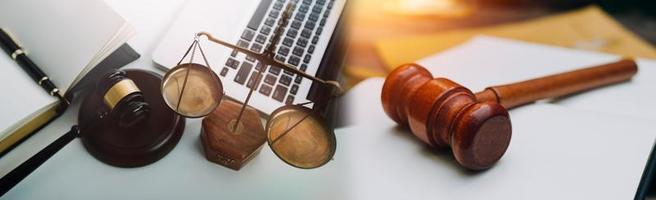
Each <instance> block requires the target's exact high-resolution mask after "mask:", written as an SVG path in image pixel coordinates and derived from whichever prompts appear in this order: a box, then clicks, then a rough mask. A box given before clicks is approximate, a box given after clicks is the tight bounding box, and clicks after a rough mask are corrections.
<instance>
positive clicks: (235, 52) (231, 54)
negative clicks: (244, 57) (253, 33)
mask: <svg viewBox="0 0 656 200" xmlns="http://www.w3.org/2000/svg"><path fill="white" fill-rule="evenodd" d="M237 53H239V52H238V51H237V50H232V53H230V56H232V57H235V56H237Z"/></svg>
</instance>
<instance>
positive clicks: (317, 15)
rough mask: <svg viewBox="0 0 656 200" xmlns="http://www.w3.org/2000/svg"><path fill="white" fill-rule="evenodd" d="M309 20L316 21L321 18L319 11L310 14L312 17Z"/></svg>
mask: <svg viewBox="0 0 656 200" xmlns="http://www.w3.org/2000/svg"><path fill="white" fill-rule="evenodd" d="M309 20H310V21H315V22H316V21H317V20H319V13H312V14H310V18H309Z"/></svg>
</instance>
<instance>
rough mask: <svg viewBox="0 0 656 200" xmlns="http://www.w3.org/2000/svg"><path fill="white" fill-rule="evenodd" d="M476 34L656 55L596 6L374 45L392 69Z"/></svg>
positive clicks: (652, 48) (604, 50) (644, 43)
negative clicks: (520, 20)
mask: <svg viewBox="0 0 656 200" xmlns="http://www.w3.org/2000/svg"><path fill="white" fill-rule="evenodd" d="M478 34H486V35H494V36H498V37H505V38H513V39H518V40H523V41H529V42H535V43H542V44H550V45H557V46H561V47H569V48H577V49H587V50H597V51H603V52H608V53H613V54H619V55H625V56H636V57H645V58H656V48H654V47H653V46H651V45H650V44H649V43H648V42H646V41H644V40H643V39H641V38H640V37H638V36H637V35H635V34H633V33H632V32H631V31H629V30H627V29H626V28H624V27H622V25H620V23H618V22H617V21H615V20H613V18H612V17H610V16H608V14H606V13H605V12H604V11H603V10H601V8H599V7H597V6H589V7H586V8H583V9H580V10H576V11H572V12H568V13H565V14H559V15H553V16H547V17H543V18H538V19H533V20H528V21H523V22H517V23H509V24H503V25H497V26H489V27H482V28H473V29H464V30H454V31H447V32H443V33H438V34H433V35H424V36H413V37H406V38H390V39H386V40H381V41H379V42H378V43H377V44H376V47H377V50H378V53H379V55H380V56H381V58H382V60H383V61H384V62H385V64H386V65H387V67H389V68H390V69H392V68H394V67H396V66H398V65H400V64H403V63H406V62H412V61H414V60H417V59H420V58H422V57H426V56H429V55H431V54H435V53H437V52H440V51H442V50H445V49H448V48H451V47H454V46H456V45H459V44H461V43H463V42H465V41H467V40H469V39H471V38H472V37H474V36H476V35H478ZM400 49H402V51H401V50H400Z"/></svg>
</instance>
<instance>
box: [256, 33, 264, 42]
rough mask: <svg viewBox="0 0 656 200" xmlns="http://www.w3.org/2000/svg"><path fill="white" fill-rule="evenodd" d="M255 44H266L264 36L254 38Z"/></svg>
mask: <svg viewBox="0 0 656 200" xmlns="http://www.w3.org/2000/svg"><path fill="white" fill-rule="evenodd" d="M255 42H257V43H260V44H264V42H266V36H265V35H262V34H259V35H257V37H256V38H255Z"/></svg>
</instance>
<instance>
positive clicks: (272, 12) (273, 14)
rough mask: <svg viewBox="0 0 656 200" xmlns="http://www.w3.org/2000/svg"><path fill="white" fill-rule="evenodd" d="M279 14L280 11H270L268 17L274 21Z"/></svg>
mask: <svg viewBox="0 0 656 200" xmlns="http://www.w3.org/2000/svg"><path fill="white" fill-rule="evenodd" d="M279 14H280V11H277V10H272V11H271V12H269V17H272V18H274V19H275V18H278V15H279Z"/></svg>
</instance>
